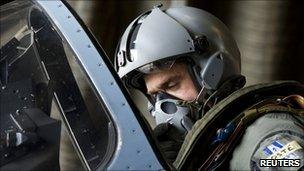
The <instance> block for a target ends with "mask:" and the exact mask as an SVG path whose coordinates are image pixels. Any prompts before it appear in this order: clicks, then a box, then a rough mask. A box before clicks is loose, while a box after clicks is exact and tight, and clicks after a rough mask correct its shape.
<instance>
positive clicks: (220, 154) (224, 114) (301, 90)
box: [174, 81, 304, 170]
mask: <svg viewBox="0 0 304 171" xmlns="http://www.w3.org/2000/svg"><path fill="white" fill-rule="evenodd" d="M303 95H304V86H303V84H300V83H298V82H292V81H290V82H289V81H284V82H273V83H268V84H259V85H254V86H250V87H245V88H243V89H240V90H238V91H236V92H234V93H232V94H231V95H230V96H228V97H227V98H225V99H223V100H222V101H220V102H219V103H218V104H216V105H215V106H213V107H212V108H211V109H210V110H209V111H208V112H207V113H206V115H205V116H204V117H203V118H201V119H200V120H198V121H197V122H196V123H195V125H194V126H193V128H192V130H191V131H190V132H189V133H188V135H187V136H186V138H185V141H184V143H183V145H182V147H181V150H180V152H179V154H178V156H177V158H176V160H175V162H174V165H175V167H176V168H177V169H179V170H217V169H218V170H222V169H225V170H227V169H228V168H229V169H230V170H277V169H278V168H279V169H282V170H283V169H284V170H298V169H300V168H303V158H304V157H303V156H304V155H303V153H304V151H303V148H304V107H303V104H304V101H303V100H304V99H303ZM301 96H302V98H301ZM296 97H297V98H296ZM294 99H297V100H294ZM261 159H262V160H269V159H287V160H289V161H290V165H289V166H290V167H282V165H280V166H278V164H280V163H271V160H269V161H270V165H271V166H272V167H267V166H265V165H263V164H262V165H261ZM295 160H297V161H300V164H299V163H293V162H294V161H295ZM268 164H269V163H268ZM281 164H282V163H281ZM285 165H286V163H285ZM285 165H284V166H285ZM268 166H269V165H268Z"/></svg>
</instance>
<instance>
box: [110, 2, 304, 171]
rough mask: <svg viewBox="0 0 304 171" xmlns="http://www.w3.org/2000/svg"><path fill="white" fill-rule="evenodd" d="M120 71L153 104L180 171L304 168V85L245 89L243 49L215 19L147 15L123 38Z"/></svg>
mask: <svg viewBox="0 0 304 171" xmlns="http://www.w3.org/2000/svg"><path fill="white" fill-rule="evenodd" d="M115 67H116V70H117V72H118V74H119V76H120V77H121V78H122V80H123V82H124V83H125V85H126V87H127V88H136V89H138V90H140V91H141V92H142V93H143V94H144V95H145V96H146V97H147V99H148V101H149V108H148V110H149V112H150V113H151V114H152V115H153V116H154V118H155V120H156V125H157V126H156V128H155V129H154V133H155V136H156V138H157V140H158V142H159V146H160V148H161V150H162V152H163V154H164V155H165V157H166V158H167V159H168V161H169V162H172V163H173V162H174V166H175V167H176V168H177V169H181V170H184V169H187V170H193V169H195V170H197V169H198V170H213V169H221V168H222V169H223V168H225V169H227V168H230V169H231V170H265V169H266V170H267V169H270V170H271V169H278V168H281V169H283V168H284V169H287V170H288V169H290V170H296V169H300V168H301V167H303V156H304V155H303V148H304V131H303V129H304V126H303V125H304V117H303V116H304V115H303V114H304V113H303V109H304V98H303V94H304V86H303V84H300V83H298V82H295V81H279V82H273V83H266V84H258V85H254V86H249V87H245V88H243V86H244V85H245V77H244V76H242V75H241V60H240V52H239V49H238V47H237V44H236V42H235V40H234V39H233V37H232V35H231V33H230V32H229V30H228V28H227V27H226V26H225V25H224V24H223V23H222V22H221V21H220V20H218V19H217V18H216V17H214V16H213V15H211V14H209V13H207V12H205V11H203V10H200V9H197V8H192V7H180V8H169V9H166V10H162V9H160V7H159V6H157V7H155V8H154V9H152V10H150V11H148V12H146V13H143V14H142V15H140V16H139V17H137V18H136V19H135V20H134V21H132V23H131V24H130V25H129V26H128V27H127V29H126V31H125V32H124V34H123V36H122V37H121V40H120V42H119V44H118V47H117V49H116V54H115ZM284 160H285V161H284ZM269 161H271V162H269ZM286 161H287V162H286Z"/></svg>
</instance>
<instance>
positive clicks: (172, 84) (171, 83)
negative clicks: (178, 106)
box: [167, 81, 177, 89]
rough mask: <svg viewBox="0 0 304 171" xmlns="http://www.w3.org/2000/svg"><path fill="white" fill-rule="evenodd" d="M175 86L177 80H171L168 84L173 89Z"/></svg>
mask: <svg viewBox="0 0 304 171" xmlns="http://www.w3.org/2000/svg"><path fill="white" fill-rule="evenodd" d="M175 86H177V82H175V81H172V82H170V83H169V84H168V85H167V89H172V88H174V87H175Z"/></svg>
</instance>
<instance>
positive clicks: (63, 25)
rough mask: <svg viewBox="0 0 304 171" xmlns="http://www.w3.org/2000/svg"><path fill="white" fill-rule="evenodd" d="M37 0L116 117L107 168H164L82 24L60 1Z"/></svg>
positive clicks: (114, 117) (114, 118) (113, 116)
mask: <svg viewBox="0 0 304 171" xmlns="http://www.w3.org/2000/svg"><path fill="white" fill-rule="evenodd" d="M37 2H38V4H39V5H40V6H41V7H42V8H43V9H44V11H45V12H46V13H47V15H48V16H49V17H50V18H51V20H52V22H53V24H54V25H55V27H56V29H57V30H58V31H59V32H60V33H61V34H62V37H63V38H64V39H65V40H66V41H67V42H68V44H69V45H70V46H71V49H73V51H74V53H75V56H76V58H77V59H78V60H79V62H80V63H81V65H82V67H83V68H84V70H85V71H86V73H87V75H88V76H89V77H90V80H91V82H92V83H93V85H94V86H95V88H96V90H97V92H98V93H99V95H100V97H101V99H102V101H103V102H104V104H105V105H106V107H107V108H108V110H109V112H110V114H111V116H112V118H113V120H114V121H115V124H116V125H115V126H116V129H117V134H118V135H117V136H118V137H117V140H118V142H117V147H116V151H115V154H113V158H112V160H111V162H110V163H109V165H108V168H107V169H109V170H126V169H132V170H139V169H140V170H147V169H150V170H159V169H162V166H161V164H160V163H159V161H158V159H157V157H156V155H155V153H154V152H153V150H152V148H151V146H150V144H149V142H148V140H147V138H146V137H145V134H144V132H143V130H142V129H141V127H140V124H139V123H138V121H137V119H136V117H135V115H134V113H133V112H132V109H131V107H130V105H129V104H128V103H127V100H126V98H125V96H124V94H123V93H122V91H121V90H120V88H119V86H118V85H117V83H116V81H115V79H114V77H113V75H112V73H111V72H110V70H109V69H108V66H106V64H105V62H104V61H103V59H102V58H101V56H100V54H99V53H98V51H97V49H96V48H95V47H94V46H93V44H92V42H91V40H90V39H89V37H88V36H87V34H86V33H85V32H84V30H83V28H82V27H81V26H80V24H79V23H78V22H77V20H76V19H75V18H74V17H73V15H72V14H71V13H70V11H69V10H68V9H67V7H65V5H64V4H63V3H62V2H61V1H45V0H38V1H37ZM100 169H102V168H100Z"/></svg>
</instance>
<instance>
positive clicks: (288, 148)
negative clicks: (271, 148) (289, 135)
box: [266, 141, 302, 159]
mask: <svg viewBox="0 0 304 171" xmlns="http://www.w3.org/2000/svg"><path fill="white" fill-rule="evenodd" d="M280 146H281V145H280ZM266 148H267V147H266ZM301 149H302V147H301V146H300V145H299V144H298V143H297V141H291V142H288V143H287V144H286V145H284V146H281V147H280V148H279V149H278V150H277V151H275V152H274V153H273V154H271V155H270V156H269V157H268V159H298V158H299V157H300V156H298V155H297V154H296V153H294V152H296V151H298V150H301Z"/></svg>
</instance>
